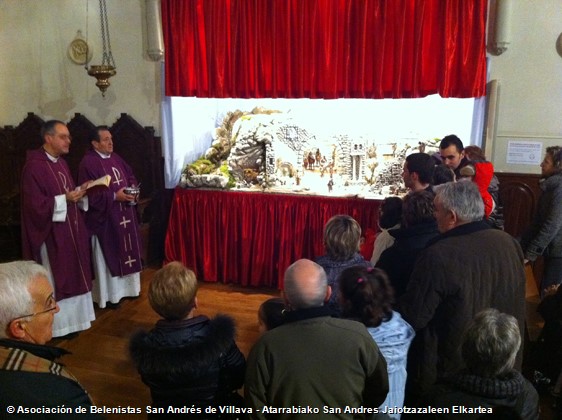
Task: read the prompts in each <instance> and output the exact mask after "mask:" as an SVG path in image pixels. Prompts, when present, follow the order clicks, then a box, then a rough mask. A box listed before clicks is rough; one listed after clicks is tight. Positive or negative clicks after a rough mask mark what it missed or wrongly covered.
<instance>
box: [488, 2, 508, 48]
mask: <svg viewBox="0 0 562 420" xmlns="http://www.w3.org/2000/svg"><path fill="white" fill-rule="evenodd" d="M512 8H513V1H512V0H496V27H495V33H494V42H493V43H492V51H493V52H494V53H495V54H496V55H501V54H503V53H504V52H506V51H507V47H508V46H509V44H510V43H511V12H512Z"/></svg>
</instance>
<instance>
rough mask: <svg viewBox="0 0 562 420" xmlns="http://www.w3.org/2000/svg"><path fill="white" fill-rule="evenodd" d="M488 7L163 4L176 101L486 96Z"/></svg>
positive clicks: (371, 0) (386, 2)
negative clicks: (194, 98)
mask: <svg viewBox="0 0 562 420" xmlns="http://www.w3.org/2000/svg"><path fill="white" fill-rule="evenodd" d="M487 2H488V0H469V1H467V0H162V20H163V27H164V42H165V46H166V95H168V96H198V97H217V98H224V97H238V98H264V97H272V98H278V97H282V98H324V99H333V98H417V97H424V96H426V95H430V94H435V93H438V94H439V95H441V96H442V97H480V96H483V95H485V85H486V52H485V34H486V7H487Z"/></svg>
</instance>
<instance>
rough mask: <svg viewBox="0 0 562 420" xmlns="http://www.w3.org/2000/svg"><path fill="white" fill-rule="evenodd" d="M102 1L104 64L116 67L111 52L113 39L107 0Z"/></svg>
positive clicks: (101, 18)
mask: <svg viewBox="0 0 562 420" xmlns="http://www.w3.org/2000/svg"><path fill="white" fill-rule="evenodd" d="M99 1H100V21H101V40H102V46H103V58H102V65H108V66H113V67H115V61H114V60H113V54H112V53H111V40H110V39H109V24H108V22H107V6H106V4H105V0H99Z"/></svg>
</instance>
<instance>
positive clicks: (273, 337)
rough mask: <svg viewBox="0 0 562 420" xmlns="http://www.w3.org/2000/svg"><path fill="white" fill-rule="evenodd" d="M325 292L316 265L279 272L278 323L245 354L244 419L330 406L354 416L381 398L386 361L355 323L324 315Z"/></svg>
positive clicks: (304, 414)
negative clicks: (247, 410)
mask: <svg viewBox="0 0 562 420" xmlns="http://www.w3.org/2000/svg"><path fill="white" fill-rule="evenodd" d="M330 294H331V289H330V286H328V282H327V279H326V273H325V272H324V269H323V268H322V267H321V266H320V265H318V264H316V263H314V262H312V261H310V260H306V259H302V260H298V261H297V262H295V263H293V264H292V265H291V266H290V267H289V268H288V269H287V271H286V272H285V284H284V298H285V303H286V307H287V308H288V310H287V311H286V312H285V320H284V324H283V325H281V326H279V327H277V328H275V329H273V330H270V331H268V332H266V333H265V334H264V335H263V336H262V337H261V339H260V340H259V341H258V342H257V343H256V345H255V346H254V347H253V348H252V350H251V352H250V355H249V356H248V363H247V371H246V382H245V396H246V400H247V402H248V404H249V406H250V407H251V408H252V409H253V413H252V414H251V418H255V419H265V418H272V417H275V418H279V419H285V418H308V417H309V415H310V414H323V415H324V416H325V417H330V416H329V415H328V414H332V416H333V415H334V414H336V411H330V410H341V411H340V412H337V416H333V417H335V418H340V419H354V418H357V416H358V415H359V416H361V417H363V415H364V414H365V413H367V412H369V411H365V410H371V411H370V412H371V413H373V412H376V411H375V409H377V408H378V407H379V406H380V405H381V404H382V403H383V402H384V400H385V398H386V395H387V393H388V387H389V385H388V373H387V370H386V361H385V359H384V357H383V356H382V354H381V353H380V351H379V349H378V347H377V345H376V344H375V342H374V340H373V339H372V337H371V336H370V334H369V332H368V331H367V329H366V328H365V326H364V325H363V324H361V323H359V322H355V321H350V320H344V319H338V318H332V317H331V316H330V310H329V308H327V307H326V306H324V304H325V303H326V302H327V301H328V300H329V298H330ZM345 407H349V408H350V410H349V411H347V412H344V408H345ZM354 410H355V414H354V412H353V411H354ZM357 410H363V411H361V412H360V411H357Z"/></svg>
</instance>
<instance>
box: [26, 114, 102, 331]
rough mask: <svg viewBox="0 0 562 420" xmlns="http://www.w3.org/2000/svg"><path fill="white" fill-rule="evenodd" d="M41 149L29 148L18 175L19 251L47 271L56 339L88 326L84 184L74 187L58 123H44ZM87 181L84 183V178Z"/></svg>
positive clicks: (91, 317) (66, 142) (90, 311)
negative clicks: (54, 308) (55, 308)
mask: <svg viewBox="0 0 562 420" xmlns="http://www.w3.org/2000/svg"><path fill="white" fill-rule="evenodd" d="M41 136H42V138H43V146H42V147H41V148H40V149H38V150H30V151H28V153H27V159H26V162H25V165H24V168H23V172H22V185H21V193H22V248H23V249H22V251H23V256H24V258H27V259H31V260H34V261H36V262H38V263H40V264H42V265H43V266H45V268H46V269H47V271H48V272H49V275H50V278H49V280H50V281H51V283H52V285H53V288H54V291H55V298H56V300H57V301H58V303H59V306H60V312H59V313H57V314H56V315H55V319H54V325H53V336H54V337H60V336H63V335H67V334H70V333H73V332H76V331H81V330H85V329H87V328H89V327H90V326H91V321H93V320H94V319H95V313H94V307H93V302H92V295H91V289H92V271H91V262H90V245H89V234H88V231H87V228H86V225H85V223H84V218H83V212H84V211H85V210H87V206H88V200H87V197H85V193H86V189H85V187H86V185H87V182H86V183H84V185H82V186H80V187H76V185H75V184H74V180H73V179H72V175H71V174H70V170H69V168H68V165H67V163H66V161H65V160H64V159H63V158H62V155H65V154H67V153H68V151H69V147H70V143H71V138H70V134H69V131H68V128H67V127H66V125H65V124H64V123H63V122H62V121H57V120H51V121H47V122H46V123H45V124H44V125H43V127H42V129H41ZM88 181H89V180H88Z"/></svg>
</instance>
